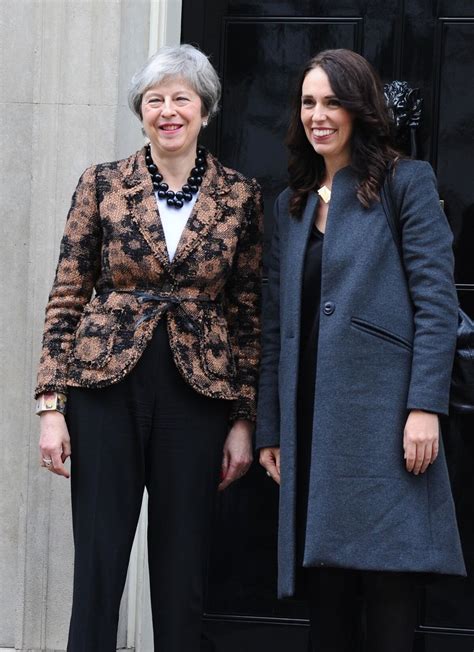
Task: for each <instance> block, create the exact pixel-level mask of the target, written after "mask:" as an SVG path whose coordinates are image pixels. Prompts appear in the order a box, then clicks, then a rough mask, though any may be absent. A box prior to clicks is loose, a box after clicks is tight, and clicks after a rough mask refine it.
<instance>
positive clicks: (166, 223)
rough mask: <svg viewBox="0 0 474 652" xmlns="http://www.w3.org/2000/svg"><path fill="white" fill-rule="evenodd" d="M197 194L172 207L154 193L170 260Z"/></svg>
mask: <svg viewBox="0 0 474 652" xmlns="http://www.w3.org/2000/svg"><path fill="white" fill-rule="evenodd" d="M198 195H199V193H196V194H195V195H193V198H192V199H191V201H188V202H185V203H184V205H183V207H182V208H174V207H173V206H168V204H167V203H166V199H160V198H159V197H158V193H155V197H156V203H157V205H158V211H159V213H160V218H161V224H162V225H163V231H164V232H165V240H166V248H167V250H168V257H169V259H170V262H171V261H172V260H173V258H174V255H175V253H176V249H177V247H178V243H179V240H180V238H181V234H182V233H183V231H184V227H185V226H186V222H187V221H188V219H189V216H190V215H191V211H192V210H193V207H194V204H195V203H196V200H197V198H198Z"/></svg>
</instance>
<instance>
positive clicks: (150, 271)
mask: <svg viewBox="0 0 474 652" xmlns="http://www.w3.org/2000/svg"><path fill="white" fill-rule="evenodd" d="M262 217H263V211H262V197H261V192H260V189H259V186H258V184H257V183H256V181H255V180H248V179H246V178H245V177H243V176H242V175H241V174H239V173H238V172H235V171H234V170H230V169H228V168H225V167H223V166H222V165H221V164H220V163H219V162H218V161H217V160H216V159H215V158H214V157H212V156H211V155H210V154H209V153H207V170H206V173H205V175H204V179H203V183H202V185H201V189H200V194H199V197H198V200H197V202H196V204H195V206H194V208H193V211H192V213H191V215H190V217H189V220H188V222H187V225H186V227H185V229H184V231H183V234H182V236H181V239H180V241H179V244H178V249H177V251H176V254H175V257H174V259H173V261H172V262H170V261H169V258H168V253H167V249H166V242H165V236H164V232H163V228H162V225H161V221H160V217H159V213H158V210H157V205H156V199H155V195H154V194H153V187H152V183H151V179H150V175H149V173H148V170H147V168H146V164H145V154H144V150H143V149H142V150H140V151H138V152H137V153H136V154H134V155H132V156H130V157H129V158H128V159H125V160H122V161H116V162H113V163H104V164H100V165H95V166H92V167H90V168H88V169H87V170H86V171H85V172H84V174H83V175H82V177H81V178H80V180H79V184H78V186H77V188H76V191H75V193H74V196H73V199H72V205H71V209H70V211H69V215H68V219H67V223H66V228H65V232H64V236H63V239H62V242H61V250H60V256H59V263H58V267H57V271H56V277H55V281H54V284H53V288H52V291H51V294H50V297H49V301H48V304H47V307H46V321H45V328H44V336H43V348H42V355H41V360H40V365H39V373H38V382H37V387H36V390H35V396H38V395H39V394H41V393H43V392H45V391H61V392H65V391H67V388H68V387H97V388H99V387H104V386H106V385H110V384H112V383H116V382H118V381H119V380H121V379H122V378H124V376H125V375H126V374H127V373H128V372H129V371H130V370H131V369H132V368H133V366H134V365H135V364H136V362H137V361H138V359H139V358H140V356H141V354H142V352H143V350H144V349H145V347H146V345H147V343H148V341H149V340H150V338H151V337H152V334H153V330H154V328H155V326H156V324H157V323H158V321H159V320H160V319H166V321H167V329H168V334H169V341H170V346H171V349H172V352H173V356H174V360H175V363H176V365H177V367H178V369H179V371H180V372H181V374H182V376H183V377H184V378H185V380H186V381H187V382H188V383H189V384H190V385H191V386H192V387H193V388H194V389H195V390H196V391H197V392H199V393H200V394H204V395H205V396H210V397H214V398H223V399H229V400H233V409H232V415H231V416H232V419H234V420H235V419H237V418H247V419H252V420H253V419H254V418H255V393H256V382H257V373H258V365H259V341H260V291H261V245H262V221H263V220H262Z"/></svg>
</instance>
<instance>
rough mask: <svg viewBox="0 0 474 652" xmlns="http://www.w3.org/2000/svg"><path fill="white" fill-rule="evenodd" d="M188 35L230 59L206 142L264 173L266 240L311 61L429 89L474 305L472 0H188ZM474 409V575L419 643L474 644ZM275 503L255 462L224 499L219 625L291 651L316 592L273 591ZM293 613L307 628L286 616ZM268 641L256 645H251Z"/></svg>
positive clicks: (450, 596)
mask: <svg viewBox="0 0 474 652" xmlns="http://www.w3.org/2000/svg"><path fill="white" fill-rule="evenodd" d="M182 40H183V42H192V43H196V44H198V45H199V46H200V47H201V48H202V49H203V50H204V51H205V52H206V53H208V54H210V55H211V58H212V61H213V63H214V64H215V65H216V67H217V68H218V70H219V73H220V75H221V78H222V80H223V98H222V110H221V113H220V115H219V117H218V119H217V120H216V121H215V122H214V124H212V123H211V126H210V128H209V129H208V132H207V134H206V136H205V143H206V144H207V145H208V146H209V147H210V148H211V150H212V151H214V152H215V153H216V154H217V155H218V156H219V158H220V159H221V160H222V161H223V162H224V163H225V164H227V165H230V166H232V167H235V168H237V169H239V170H241V171H242V172H243V173H245V174H247V175H250V176H255V177H257V179H258V180H259V181H260V183H261V184H262V187H263V190H264V197H265V213H266V222H265V239H266V243H267V245H268V241H269V238H270V235H271V229H272V204H273V201H274V198H275V196H276V195H277V194H278V193H279V192H280V190H282V189H283V188H284V186H285V185H286V164H287V156H286V150H285V145H284V139H285V133H286V128H287V121H288V115H289V104H290V98H291V95H292V90H293V89H294V85H295V83H296V81H297V80H296V77H297V74H298V72H299V70H300V68H301V65H302V64H303V63H304V62H305V61H306V60H307V59H308V58H309V57H310V56H312V55H313V54H315V53H316V52H318V51H319V50H321V49H324V48H334V47H349V48H352V49H354V50H355V51H357V52H360V53H361V54H363V55H364V56H366V57H367V58H368V59H369V61H370V62H371V63H372V64H373V65H374V66H375V68H376V69H377V70H378V71H379V73H380V74H381V77H382V79H383V81H384V82H388V81H392V80H393V79H401V80H405V81H407V82H408V83H409V84H410V85H411V86H412V87H415V88H419V89H420V91H421V96H422V97H423V102H424V105H423V115H422V120H421V125H420V128H419V131H418V138H417V139H418V148H419V152H418V156H419V158H423V159H426V160H429V161H430V162H431V163H432V165H433V167H434V168H435V171H436V172H437V174H438V180H439V189H440V195H441V197H442V198H443V199H444V200H445V210H446V213H447V216H448V219H449V221H450V223H451V226H452V228H453V231H454V234H455V239H456V280H457V282H458V284H459V285H458V290H459V297H460V302H461V305H462V306H463V307H464V309H465V310H466V311H467V312H468V313H469V314H470V315H471V316H474V265H473V262H472V260H473V255H472V251H473V249H474V183H473V182H472V181H471V179H470V177H471V176H472V172H471V171H472V169H473V167H474V166H473V152H474V90H473V85H472V83H471V79H472V76H473V72H474V4H473V3H471V2H466V1H465V0H438V1H437V2H434V1H432V0H409V1H408V0H386V1H383V0H320V1H316V0H259V2H250V1H249V0H183V28H182ZM473 421H474V420H473V418H467V417H463V418H458V419H452V420H451V421H450V423H449V424H447V425H446V434H445V443H446V448H447V451H448V457H449V463H450V471H451V475H452V480H453V487H454V493H455V498H456V504H457V509H458V518H459V524H460V529H461V534H462V539H463V545H464V550H465V557H466V563H467V566H468V570H469V579H467V580H460V579H450V580H443V581H441V582H439V583H434V584H432V585H430V586H429V587H428V588H427V590H426V592H425V600H424V604H423V609H422V612H421V613H420V631H419V635H418V638H417V643H416V645H415V649H416V650H417V651H419V652H421V651H422V650H423V652H444V651H445V650H446V651H447V650H449V652H460V651H463V652H464V651H467V650H469V652H472V650H473V649H474V644H473V641H474V638H473V637H474V582H473V580H472V573H474V568H473V565H474V535H473V534H472V533H473V532H474V486H473V483H474V481H473V479H472V478H473V476H474V474H473V472H472V469H473V465H474V445H473V444H472V441H471V439H472V433H473V432H474V422H473ZM277 512H278V489H277V487H276V486H275V485H274V484H273V483H272V481H271V480H269V478H267V476H266V475H265V474H264V472H263V470H262V469H261V468H260V467H259V466H258V464H256V463H255V464H254V466H253V467H252V469H251V471H250V472H249V474H248V475H247V476H246V477H244V478H243V479H242V480H240V481H239V482H238V483H237V484H236V485H235V486H234V487H231V488H230V489H229V490H227V491H226V492H225V493H224V494H223V495H221V496H220V497H219V504H218V517H217V522H216V528H215V533H214V539H213V552H212V557H211V564H210V590H209V596H208V601H207V612H208V613H209V614H211V616H210V617H211V621H210V625H209V626H210V628H211V630H212V629H213V628H214V631H217V630H218V631H219V632H220V634H219V636H221V635H222V632H224V633H225V632H226V631H227V632H228V633H230V632H232V631H234V632H237V630H238V629H239V627H240V625H241V626H242V628H243V629H241V630H239V631H241V632H244V631H245V632H248V631H249V628H250V630H251V629H252V623H254V627H255V628H256V629H255V630H254V631H255V632H256V631H257V629H258V631H262V632H263V631H265V637H266V639H267V642H268V645H266V646H265V647H269V646H270V644H271V643H272V642H274V643H275V649H280V648H279V647H278V645H279V644H280V643H281V640H282V639H281V640H280V639H279V636H280V637H281V636H282V634H281V633H282V632H283V631H284V632H285V635H284V636H285V644H286V645H289V644H288V643H287V641H288V640H293V643H294V645H293V647H292V649H294V650H295V651H297V650H302V651H303V650H305V643H304V640H305V638H304V627H303V629H302V626H301V623H302V622H304V621H305V619H306V617H307V613H306V608H305V604H304V602H303V601H301V600H296V599H295V600H286V601H281V602H280V601H277V600H276V598H275V594H276V521H277ZM272 619H273V620H272ZM216 623H218V624H216ZM239 623H240V625H239ZM272 623H273V624H272ZM277 623H280V624H282V623H284V624H285V628H284V629H281V628H280V625H277ZM291 623H295V626H294V627H286V625H288V624H291ZM226 627H227V630H226ZM279 632H280V634H279ZM292 632H293V634H292ZM295 632H298V636H297V635H296V633H295ZM240 635H242V636H244V634H239V636H240ZM229 636H230V634H229ZM272 636H273V641H272ZM286 637H289V639H288V638H286ZM292 637H293V638H292ZM218 638H219V637H218ZM231 638H232V637H230V638H228V639H227V640H228V641H230V640H231ZM257 638H258V637H256V639H255V640H257ZM219 640H221V639H219ZM239 640H240V639H239ZM250 640H252V636H250V634H249V641H250ZM226 645H227V644H226ZM280 647H281V646H280ZM260 648H261V646H259V645H257V644H256V643H255V647H254V648H252V647H251V645H250V643H248V645H246V649H248V650H249V652H253V649H255V651H256V650H258V649H260ZM219 649H220V648H219ZM222 649H227V647H223V648H222ZM229 649H231V648H229ZM285 649H287V648H285Z"/></svg>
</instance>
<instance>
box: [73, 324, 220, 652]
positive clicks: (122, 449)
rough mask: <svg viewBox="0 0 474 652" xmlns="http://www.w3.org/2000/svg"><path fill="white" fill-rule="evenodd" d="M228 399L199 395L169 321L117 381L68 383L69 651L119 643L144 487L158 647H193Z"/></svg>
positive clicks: (107, 648) (182, 650)
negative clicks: (182, 370)
mask: <svg viewBox="0 0 474 652" xmlns="http://www.w3.org/2000/svg"><path fill="white" fill-rule="evenodd" d="M229 409H230V403H229V401H225V400H220V399H211V398H207V397H205V396H202V395H200V394H198V393H197V392H195V391H194V390H193V389H192V388H191V387H190V386H189V385H188V384H187V383H186V382H185V381H184V380H183V378H182V377H181V376H180V374H179V372H178V370H177V368H176V366H175V364H174V361H173V359H172V354H171V351H170V347H169V342H168V335H167V331H166V324H165V322H164V321H163V322H160V323H159V324H158V326H157V328H156V330H155V333H154V335H153V338H152V340H151V341H150V343H149V345H148V347H147V348H146V350H145V352H144V354H143V355H142V357H141V359H140V360H139V362H138V363H137V365H136V367H135V368H134V369H133V370H132V371H131V372H130V373H129V374H128V375H127V376H126V377H125V378H124V380H122V381H121V382H119V383H117V384H115V385H111V386H109V387H106V388H103V389H76V388H74V389H71V391H70V395H69V400H68V415H67V423H68V427H69V432H70V436H71V446H72V455H71V490H72V515H73V530H74V546H75V565H74V593H73V607H72V616H71V625H70V631H69V642H68V648H67V649H68V651H69V652H112V651H114V652H115V649H116V641H117V625H118V613H119V606H120V599H121V595H122V592H123V588H124V584H125V579H126V573H127V568H128V561H129V556H130V551H131V547H132V543H133V538H134V534H135V529H136V526H137V521H138V517H139V513H140V507H141V503H142V496H143V490H144V488H145V487H146V488H147V490H148V494H149V502H148V556H149V567H150V585H151V601H152V612H153V629H154V646H155V651H156V652H198V651H199V649H200V636H201V616H202V607H203V593H204V588H205V575H206V565H207V557H208V547H209V532H210V527H211V521H212V512H213V504H214V500H215V496H216V491H217V484H218V481H219V472H220V466H221V459H222V448H223V443H224V440H225V436H226V434H227V422H228V417H229Z"/></svg>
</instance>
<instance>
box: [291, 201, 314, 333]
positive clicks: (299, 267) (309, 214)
mask: <svg viewBox="0 0 474 652" xmlns="http://www.w3.org/2000/svg"><path fill="white" fill-rule="evenodd" d="M316 203H317V197H316V194H315V193H310V194H309V195H308V199H307V201H306V206H305V209H304V211H303V215H302V216H301V219H299V220H297V219H294V218H291V221H290V226H289V229H288V247H287V252H288V260H287V269H288V272H289V274H288V275H287V278H288V286H287V287H288V292H287V298H288V301H289V302H291V306H289V308H290V310H289V313H288V314H291V315H294V317H295V323H296V324H298V325H299V323H300V313H301V286H302V282H303V279H302V277H303V268H304V260H305V255H306V248H307V245H308V239H309V235H310V232H311V228H312V225H313V222H314V210H315V208H316Z"/></svg>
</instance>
